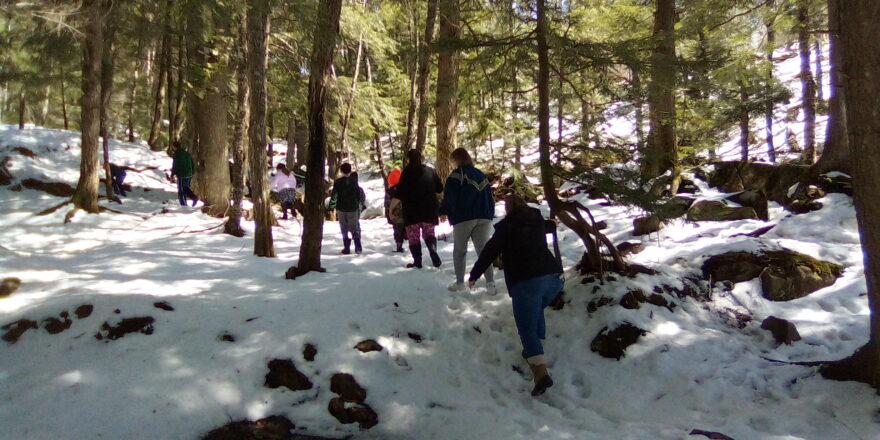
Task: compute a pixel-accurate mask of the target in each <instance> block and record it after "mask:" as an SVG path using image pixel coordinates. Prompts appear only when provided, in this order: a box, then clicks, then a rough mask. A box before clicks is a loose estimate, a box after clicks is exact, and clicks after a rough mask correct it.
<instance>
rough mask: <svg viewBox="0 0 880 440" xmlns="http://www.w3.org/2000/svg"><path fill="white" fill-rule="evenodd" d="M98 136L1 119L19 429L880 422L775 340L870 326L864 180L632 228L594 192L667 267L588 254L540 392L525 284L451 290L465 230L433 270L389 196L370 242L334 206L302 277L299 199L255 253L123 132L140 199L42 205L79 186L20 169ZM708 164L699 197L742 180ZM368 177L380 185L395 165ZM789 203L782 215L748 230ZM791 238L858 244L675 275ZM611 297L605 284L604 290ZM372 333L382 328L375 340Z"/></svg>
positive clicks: (592, 435)
mask: <svg viewBox="0 0 880 440" xmlns="http://www.w3.org/2000/svg"><path fill="white" fill-rule="evenodd" d="M77 145H78V137H77V133H73V132H64V131H58V130H46V129H41V128H31V129H27V130H23V131H18V130H13V129H5V130H3V131H0V160H2V158H3V157H9V158H10V159H9V161H8V162H7V168H8V169H9V171H10V173H11V174H12V176H13V179H14V181H13V182H11V184H10V185H9V186H5V187H0V203H2V206H4V211H3V214H2V215H0V231H2V232H0V278H5V277H17V278H19V279H21V281H22V285H21V287H20V288H19V289H18V290H17V291H16V292H14V293H13V294H12V295H11V296H9V297H7V298H0V325H3V326H4V327H3V331H2V333H3V334H4V335H5V337H4V341H0V426H2V427H3V428H2V429H0V439H10V440H11V439H62V438H63V439H96V438H114V439H116V438H120V439H121V438H129V439H196V438H201V437H202V436H204V435H205V434H207V433H208V432H209V431H211V430H212V429H214V428H217V427H220V426H222V425H225V424H227V423H229V422H231V421H237V420H244V419H248V420H257V419H261V418H264V417H268V416H272V415H283V416H285V417H287V418H288V419H289V420H291V421H292V422H293V423H295V425H296V431H295V432H298V433H302V434H309V435H316V436H323V437H329V438H343V437H346V436H353V438H357V439H422V438H431V439H526V438H536V437H540V438H545V439H597V440H598V439H610V438H614V439H684V438H705V437H690V436H689V435H688V434H689V433H690V432H691V431H692V430H693V429H701V430H705V431H716V432H722V433H724V434H726V435H728V436H730V437H732V438H734V439H737V440H761V439H766V440H770V439H773V440H780V439H788V440H794V439H815V440H820V439H876V438H880V424H878V423H877V418H876V410H877V408H878V405H877V404H878V403H880V402H878V398H877V396H876V395H875V394H874V392H873V391H872V390H871V389H870V388H869V387H867V386H865V385H861V384H856V383H839V382H830V381H826V380H824V379H822V378H821V377H820V376H819V375H818V373H817V371H816V369H815V368H811V367H803V366H797V365H788V364H780V363H772V362H769V361H767V360H765V359H763V357H766V358H771V359H778V360H786V361H788V360H793V361H807V360H827V359H836V358H840V357H844V356H847V355H848V354H850V353H851V352H852V351H853V350H854V349H855V348H856V347H858V346H859V345H861V344H863V343H864V342H865V341H866V339H867V334H868V329H867V324H868V309H867V300H866V298H865V297H864V295H863V293H862V292H864V291H865V285H864V274H863V271H862V262H861V251H860V247H859V239H858V234H857V230H856V222H855V217H854V211H853V208H852V203H851V201H850V199H849V198H848V197H847V196H845V195H842V194H828V195H827V196H826V197H825V198H823V199H821V200H820V201H821V202H822V203H823V204H824V207H823V208H822V209H821V210H819V211H815V212H811V213H808V214H803V215H790V214H789V213H787V212H786V211H784V210H783V209H782V208H781V207H779V206H778V205H775V204H773V203H771V206H770V209H769V220H768V221H761V220H739V221H732V222H700V223H688V222H685V221H684V220H674V221H673V222H671V223H670V224H669V225H668V226H667V227H666V228H665V229H663V230H662V231H661V232H660V233H659V234H657V233H654V234H650V235H644V236H641V237H634V236H633V235H632V222H633V219H634V218H635V217H637V216H638V214H639V213H636V212H628V211H627V210H626V209H624V208H620V207H612V206H604V205H603V203H602V202H603V201H602V200H590V199H588V198H586V197H585V196H584V195H578V196H577V197H578V198H579V199H580V200H582V201H583V202H584V203H585V204H587V205H588V206H589V207H590V208H591V209H592V210H593V213H594V215H595V216H596V217H597V218H598V219H604V220H607V221H608V224H609V227H608V229H607V230H606V231H605V232H606V233H607V234H608V236H609V237H610V238H611V239H612V240H613V241H614V242H615V243H621V242H623V241H631V242H638V243H642V244H644V245H645V249H644V251H642V252H641V253H639V254H637V255H633V256H631V257H628V258H629V260H630V261H631V262H633V263H637V264H641V265H644V266H646V267H648V268H651V269H654V270H657V271H659V273H658V274H656V275H649V274H637V275H635V276H634V277H632V278H630V277H626V276H620V275H614V276H611V277H609V278H608V280H607V281H606V282H605V284H603V285H600V284H599V282H598V281H597V280H595V279H592V278H586V279H585V278H584V277H581V276H578V275H577V273H576V271H575V270H573V269H571V270H569V272H568V274H567V279H568V282H567V285H566V291H567V298H568V301H569V303H568V304H567V305H566V307H565V308H564V309H563V310H562V311H549V310H548V312H547V314H548V328H549V334H548V340H547V342H546V347H547V350H548V356H549V361H550V371H551V374H552V375H553V377H554V380H555V381H556V386H554V387H553V388H552V389H551V390H550V391H549V392H548V394H547V395H545V396H543V397H541V398H537V399H535V398H532V397H530V396H529V395H528V390H529V389H530V387H531V382H530V377H529V376H530V375H529V374H528V373H525V372H524V371H526V372H527V371H528V369H527V368H526V365H525V364H524V363H523V361H522V359H521V358H520V355H519V350H520V345H519V339H518V337H517V333H516V329H515V326H514V322H513V318H512V313H511V308H510V300H509V298H508V297H507V296H506V295H505V294H499V295H498V296H496V297H488V296H486V295H485V292H484V291H483V289H481V288H478V289H477V290H476V291H474V292H473V294H458V295H453V294H450V293H449V292H447V291H446V289H445V286H446V284H447V283H448V282H450V281H451V280H452V278H453V275H452V267H451V266H452V265H451V252H452V244H451V243H442V242H441V255H442V257H443V260H444V265H443V267H442V268H441V269H440V270H433V269H431V270H428V269H426V270H421V271H413V270H408V269H404V267H403V266H404V264H405V263H406V262H407V258H406V257H405V256H401V255H399V254H393V253H391V252H390V251H391V249H392V243H391V239H390V237H391V229H390V227H389V226H388V225H387V224H386V223H385V220H384V219H382V218H379V219H375V220H366V221H364V222H363V228H364V234H365V240H364V244H365V253H364V254H363V255H361V256H347V255H346V256H343V255H340V254H339V253H340V249H341V243H340V240H338V238H337V235H338V226H337V225H336V224H335V223H327V224H326V225H325V239H324V256H323V262H324V266H325V267H326V268H327V273H326V274H309V275H307V276H305V277H302V278H300V279H297V280H295V281H288V280H285V279H284V277H283V274H284V272H285V270H286V269H287V268H288V267H289V266H291V265H292V264H294V263H295V260H296V256H297V253H298V250H299V244H300V238H299V237H300V225H299V223H297V222H296V221H290V222H284V223H282V225H281V226H280V227H278V228H275V229H274V235H275V245H276V248H277V250H278V254H279V257H278V258H277V259H263V258H256V257H254V256H252V255H251V249H252V242H251V238H250V237H245V238H243V239H239V238H234V237H231V236H228V235H223V234H222V233H221V229H218V228H217V226H218V225H219V224H220V223H221V220H218V219H215V218H211V217H207V216H205V215H203V214H201V213H200V212H199V211H197V210H192V209H190V208H183V207H180V206H176V205H175V204H176V194H175V193H174V188H173V187H172V185H171V184H170V183H168V182H166V181H164V178H163V176H162V173H163V170H164V169H167V168H168V167H169V166H170V164H169V160H168V158H167V157H166V156H165V155H164V154H155V153H151V152H149V150H148V149H146V148H145V147H143V146H141V145H130V144H124V143H118V144H113V146H112V148H113V160H114V161H120V162H124V163H126V164H127V165H128V166H130V167H132V168H137V169H146V170H145V171H143V172H141V173H137V172H129V176H130V177H129V181H130V182H131V183H132V184H133V186H134V190H133V191H132V192H131V193H130V196H129V197H128V198H127V199H125V204H123V205H121V206H120V205H114V206H113V208H114V209H116V210H119V211H121V212H122V213H120V214H117V213H110V212H107V213H103V214H100V215H80V216H78V217H77V218H75V219H74V221H73V222H72V223H69V224H66V225H65V224H63V222H62V221H63V217H64V214H65V212H64V210H63V209H62V210H58V211H56V212H53V213H50V214H48V215H44V216H35V215H34V214H35V213H37V212H39V211H42V210H44V209H46V208H50V207H52V206H55V205H57V204H58V203H60V202H62V201H64V199H63V198H60V197H54V196H50V195H47V194H46V193H45V192H43V191H39V190H32V189H27V188H20V191H15V190H14V189H19V188H16V185H18V184H20V182H21V181H22V180H23V179H25V178H28V177H33V178H38V179H43V180H52V181H59V182H66V183H68V184H75V181H76V176H77V168H78V148H77ZM68 146H69V148H68ZM16 147H25V148H27V149H28V150H29V151H31V152H32V153H34V156H35V157H32V158H31V157H27V156H26V155H24V154H22V153H21V150H16ZM697 184H698V186H699V187H700V190H701V193H700V194H699V195H698V197H699V198H708V199H718V198H720V197H721V196H722V194H720V193H719V192H718V191H717V190H715V189H711V188H709V187H708V185H706V184H705V183H704V182H702V181H699V180H698V181H697ZM364 186H365V187H366V188H367V190H368V192H369V194H368V198H370V199H371V200H372V201H373V203H380V201H381V197H382V194H381V182H378V181H371V182H367V183H366V184H365V185H364ZM102 203H103V202H102ZM499 208H500V207H499ZM499 212H500V211H499ZM769 225H775V227H774V228H773V229H771V230H770V232H768V233H766V234H765V235H763V236H761V237H749V236H744V235H739V234H744V233H750V232H753V231H755V230H756V229H758V228H761V227H764V226H769ZM245 227H246V228H248V230H249V232H250V231H251V230H252V229H250V228H252V225H250V224H249V223H245ZM445 227H446V228H448V225H447V226H445ZM560 239H561V240H562V250H563V253H564V256H565V259H564V260H565V261H564V262H565V265H566V267H567V268H572V267H573V266H574V264H575V263H576V262H577V261H578V260H579V259H580V255H581V253H582V252H583V248H582V245H581V244H580V243H579V242H578V240H577V236H576V235H574V234H573V233H571V232H570V231H567V230H563V231H562V232H561V234H560ZM781 248H785V249H790V250H794V251H798V252H802V253H804V254H807V255H810V256H812V257H815V258H819V259H821V260H824V261H828V262H831V263H837V264H840V265H842V266H843V268H844V272H843V274H842V277H841V278H839V279H837V280H836V282H834V284H833V285H832V286H831V287H827V288H824V289H821V290H819V291H817V292H815V293H813V294H811V295H809V296H807V297H804V298H801V299H796V300H792V301H787V302H772V301H768V300H766V299H764V298H762V296H761V294H760V291H761V286H760V282H759V281H757V280H753V281H747V282H741V283H738V284H736V285H735V287H734V288H733V289H732V290H728V289H725V288H724V287H723V286H722V285H721V284H720V283H719V284H718V285H717V286H715V287H713V289H712V291H711V292H709V291H707V290H706V289H703V290H701V291H700V292H698V293H699V295H679V294H676V292H681V291H682V290H683V285H684V282H685V281H684V279H685V278H686V277H690V278H695V279H699V278H701V277H702V273H701V266H702V265H703V263H704V262H705V261H706V260H707V258H708V257H710V256H712V255H718V254H722V253H725V252H730V251H739V250H746V251H755V250H759V249H764V250H767V249H770V250H773V249H781ZM474 258H475V255H474V254H473V253H471V254H470V255H469V261H471V262H473V260H474ZM612 278H613V279H612ZM479 286H480V285H479V284H478V287H479ZM700 286H703V287H707V286H708V284H707V283H706V284H700ZM502 290H503V291H505V292H506V290H504V289H502ZM634 290H640V291H643V292H646V293H648V294H651V293H655V292H656V293H657V294H658V295H652V298H653V297H654V296H659V297H661V298H662V299H663V301H665V302H666V306H662V305H655V304H651V303H645V302H641V303H638V304H635V306H636V307H635V308H627V307H623V306H622V304H624V303H625V300H626V298H625V297H626V296H627V295H628V294H629V293H630V292H633V291H634ZM707 294H711V299H709V300H708V301H705V300H699V299H697V296H700V295H707ZM601 297H605V298H607V299H608V303H607V304H605V305H599V306H596V305H597V302H596V301H597V300H598V299H599V298H601ZM631 305H632V304H631ZM588 309H589V310H591V311H590V312H588ZM770 315H775V316H777V317H780V318H784V319H787V320H789V321H791V322H792V323H794V324H795V325H796V326H797V329H798V330H799V332H800V335H801V337H802V340H800V341H797V342H794V343H793V344H792V345H780V346H777V344H776V343H774V340H773V337H772V336H771V335H770V333H769V332H767V331H765V330H762V329H761V328H760V323H761V321H762V320H763V319H764V318H767V317H768V316H770ZM745 316H748V317H750V320H746V319H744V317H745ZM133 318H135V319H133ZM137 318H139V319H137ZM25 320H26V321H25ZM624 322H628V323H631V324H632V325H634V326H636V327H638V328H640V329H643V330H645V331H646V332H647V333H645V334H644V336H642V337H641V338H639V339H638V341H637V342H636V343H635V344H633V345H632V346H630V347H629V348H628V349H626V352H625V355H624V356H623V357H622V358H621V359H620V360H616V359H609V358H605V357H601V356H599V354H597V353H595V352H593V351H592V350H591V346H592V345H594V343H592V341H593V340H594V337H595V336H596V335H597V334H599V333H600V332H601V331H602V330H603V329H604V328H606V327H607V328H608V329H614V328H616V327H617V326H618V325H619V324H621V323H624ZM10 324H12V325H10ZM739 327H742V328H739ZM123 328H127V329H128V330H133V332H132V333H127V334H122V333H123V332H122V330H123ZM22 331H23V332H22ZM13 333H15V334H14V335H13V336H15V338H12V337H10V336H8V335H11V334H13ZM119 336H122V337H119ZM13 339H14V340H15V342H14V343H13V342H12V340H13ZM370 339H372V340H374V341H375V342H377V343H378V344H379V345H381V346H382V350H381V351H369V352H361V351H359V350H356V349H355V348H354V347H355V346H356V345H359V343H360V342H362V341H365V340H370ZM367 345H369V344H367ZM307 346H311V347H312V348H313V349H314V350H315V352H311V350H310V349H306V348H307ZM274 359H280V360H291V361H292V363H293V365H295V367H296V369H297V370H299V371H300V372H301V373H302V374H303V375H304V376H305V377H306V378H307V380H306V382H309V383H310V384H311V387H309V388H308V389H304V390H300V391H293V390H291V389H288V388H284V387H280V388H269V387H267V386H266V383H267V373H269V371H270V369H269V364H270V361H272V360H274ZM308 359H312V360H311V361H310V360H308ZM275 365H276V366H277V365H278V364H277V363H276V364H275ZM337 373H350V374H351V375H352V376H353V377H354V378H355V379H356V381H357V383H359V384H360V386H362V387H363V388H364V389H365V390H366V392H367V395H366V399H365V402H364V403H365V404H366V405H368V406H369V407H370V408H372V410H373V411H375V413H376V415H377V417H378V424H377V425H375V426H374V427H372V428H370V429H365V430H361V429H359V428H358V425H357V424H348V425H346V424H341V423H340V422H339V421H338V420H337V419H336V418H334V417H333V416H331V415H330V413H329V412H328V404H329V403H330V402H331V399H333V398H335V397H336V393H335V392H334V391H336V390H335V389H331V388H334V387H331V378H332V377H333V376H334V375H335V374H337ZM300 379H301V378H300ZM333 380H334V381H335V379H333ZM268 382H272V381H268ZM303 388H305V386H303Z"/></svg>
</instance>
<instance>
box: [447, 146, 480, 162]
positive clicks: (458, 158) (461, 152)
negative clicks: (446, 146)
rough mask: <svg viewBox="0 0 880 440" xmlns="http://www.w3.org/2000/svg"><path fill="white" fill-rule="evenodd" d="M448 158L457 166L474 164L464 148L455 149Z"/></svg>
mask: <svg viewBox="0 0 880 440" xmlns="http://www.w3.org/2000/svg"><path fill="white" fill-rule="evenodd" d="M449 157H451V158H452V160H453V161H454V162H455V164H456V165H458V166H465V165H473V164H474V159H473V158H471V154H470V153H468V151H467V150H465V149H464V148H456V149H455V150H453V151H452V154H450V155H449Z"/></svg>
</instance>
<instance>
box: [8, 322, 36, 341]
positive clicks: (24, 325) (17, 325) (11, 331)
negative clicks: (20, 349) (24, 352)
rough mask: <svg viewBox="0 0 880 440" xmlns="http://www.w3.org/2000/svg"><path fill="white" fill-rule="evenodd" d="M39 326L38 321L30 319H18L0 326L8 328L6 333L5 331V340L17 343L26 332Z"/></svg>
mask: <svg viewBox="0 0 880 440" xmlns="http://www.w3.org/2000/svg"><path fill="white" fill-rule="evenodd" d="M37 327H39V326H38V325H37V321H31V320H30V319H19V320H18V321H13V322H10V323H9V324H6V325H4V326H3V327H0V329H2V330H6V333H3V340H4V341H6V342H8V343H10V344H15V343H16V342H18V338H20V337H21V335H23V334H24V332H26V331H28V330H30V329H35V328H37Z"/></svg>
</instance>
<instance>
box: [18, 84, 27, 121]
mask: <svg viewBox="0 0 880 440" xmlns="http://www.w3.org/2000/svg"><path fill="white" fill-rule="evenodd" d="M25 110H26V106H25V100H24V87H22V89H21V91H20V92H18V129H19V130H24V125H25V119H24V116H25Z"/></svg>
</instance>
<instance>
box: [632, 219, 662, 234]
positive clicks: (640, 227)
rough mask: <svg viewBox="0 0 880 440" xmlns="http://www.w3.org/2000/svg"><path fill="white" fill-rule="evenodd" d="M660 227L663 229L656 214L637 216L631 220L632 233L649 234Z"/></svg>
mask: <svg viewBox="0 0 880 440" xmlns="http://www.w3.org/2000/svg"><path fill="white" fill-rule="evenodd" d="M660 229H663V224H662V223H660V217H657V216H656V215H649V216H647V217H639V218H637V219H635V220H633V235H645V234H650V233H653V232H657V231H659V230H660Z"/></svg>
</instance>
